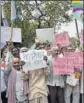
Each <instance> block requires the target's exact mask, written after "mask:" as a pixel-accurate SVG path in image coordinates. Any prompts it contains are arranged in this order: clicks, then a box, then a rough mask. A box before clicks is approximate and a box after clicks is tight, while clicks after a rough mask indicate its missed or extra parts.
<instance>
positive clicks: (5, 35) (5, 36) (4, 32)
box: [1, 26, 22, 43]
mask: <svg viewBox="0 0 84 103" xmlns="http://www.w3.org/2000/svg"><path fill="white" fill-rule="evenodd" d="M10 37H11V27H3V26H2V27H1V42H2V43H6V41H9V40H10ZM12 41H13V42H18V43H21V42H22V36H21V29H20V28H13V37H12Z"/></svg>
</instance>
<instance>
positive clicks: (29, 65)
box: [20, 50, 47, 70]
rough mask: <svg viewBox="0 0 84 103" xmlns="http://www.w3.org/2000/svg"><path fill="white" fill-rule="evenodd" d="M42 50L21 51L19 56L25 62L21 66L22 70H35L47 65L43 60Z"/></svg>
mask: <svg viewBox="0 0 84 103" xmlns="http://www.w3.org/2000/svg"><path fill="white" fill-rule="evenodd" d="M43 57H44V51H43V50H29V51H28V52H25V53H21V54H20V58H21V60H22V61H24V62H26V63H25V65H24V66H23V69H24V70H35V69H41V68H44V67H47V65H46V61H44V60H43Z"/></svg>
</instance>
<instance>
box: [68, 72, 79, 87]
mask: <svg viewBox="0 0 84 103" xmlns="http://www.w3.org/2000/svg"><path fill="white" fill-rule="evenodd" d="M78 82H79V79H76V78H75V76H74V74H71V75H70V76H67V79H66V83H67V84H68V85H71V86H76V85H77V84H78Z"/></svg>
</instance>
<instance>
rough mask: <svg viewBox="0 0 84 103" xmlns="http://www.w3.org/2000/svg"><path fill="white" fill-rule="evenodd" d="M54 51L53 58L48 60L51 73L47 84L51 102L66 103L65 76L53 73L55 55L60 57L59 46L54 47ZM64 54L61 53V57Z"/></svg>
mask: <svg viewBox="0 0 84 103" xmlns="http://www.w3.org/2000/svg"><path fill="white" fill-rule="evenodd" d="M52 51H53V54H52V58H50V59H49V60H48V61H47V63H48V65H49V68H50V74H49V75H48V78H47V85H48V88H49V92H50V94H49V103H58V102H59V103H64V77H63V76H62V75H53V60H54V58H55V57H58V47H55V48H53V50H52ZM62 56H63V55H61V56H60V54H59V57H62ZM57 100H58V101H57Z"/></svg>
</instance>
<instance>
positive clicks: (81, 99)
mask: <svg viewBox="0 0 84 103" xmlns="http://www.w3.org/2000/svg"><path fill="white" fill-rule="evenodd" d="M83 75H84V70H82V75H81V81H80V82H81V86H80V103H83V101H84V90H83V86H84V82H83Z"/></svg>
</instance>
